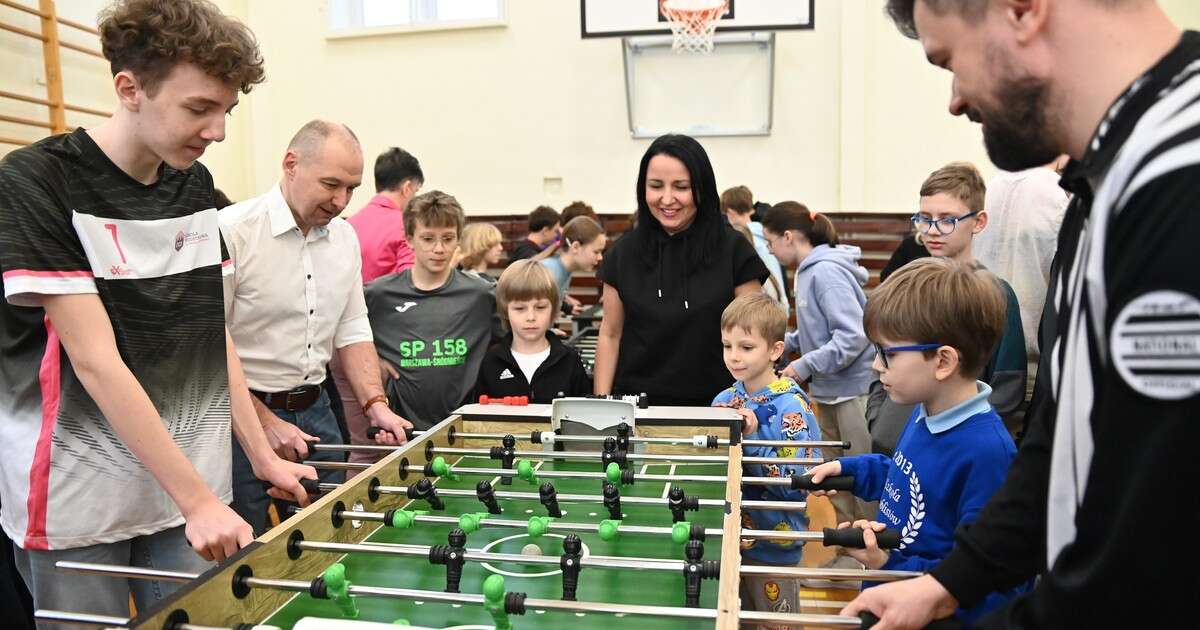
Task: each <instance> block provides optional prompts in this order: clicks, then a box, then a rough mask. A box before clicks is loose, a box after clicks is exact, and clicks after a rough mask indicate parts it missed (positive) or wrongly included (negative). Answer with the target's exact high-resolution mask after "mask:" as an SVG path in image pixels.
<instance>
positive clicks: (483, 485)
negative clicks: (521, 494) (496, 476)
mask: <svg viewBox="0 0 1200 630" xmlns="http://www.w3.org/2000/svg"><path fill="white" fill-rule="evenodd" d="M475 498H477V499H479V502H480V503H482V504H483V505H484V506H485V507H487V511H488V514H503V513H504V510H502V509H501V508H500V503H498V502H497V501H496V489H495V488H493V487H492V482H490V481H488V480H487V479H482V480H480V481H479V483H477V484H475Z"/></svg>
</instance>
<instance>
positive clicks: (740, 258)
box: [726, 229, 771, 288]
mask: <svg viewBox="0 0 1200 630" xmlns="http://www.w3.org/2000/svg"><path fill="white" fill-rule="evenodd" d="M726 232H728V234H727V235H726V238H733V239H734V241H733V286H734V287H735V288H736V287H737V286H738V285H740V284H743V283H745V282H750V281H751V280H757V281H758V282H759V284H761V283H763V282H766V281H767V277H768V276H770V275H771V272H770V271H768V270H767V266H766V265H765V264H763V261H762V258H759V256H758V252H756V251H754V246H753V245H751V244H750V243H749V242H747V241H746V239H744V238H742V235H741V234H738V233H737V232H734V231H733V230H732V229H727V230H726Z"/></svg>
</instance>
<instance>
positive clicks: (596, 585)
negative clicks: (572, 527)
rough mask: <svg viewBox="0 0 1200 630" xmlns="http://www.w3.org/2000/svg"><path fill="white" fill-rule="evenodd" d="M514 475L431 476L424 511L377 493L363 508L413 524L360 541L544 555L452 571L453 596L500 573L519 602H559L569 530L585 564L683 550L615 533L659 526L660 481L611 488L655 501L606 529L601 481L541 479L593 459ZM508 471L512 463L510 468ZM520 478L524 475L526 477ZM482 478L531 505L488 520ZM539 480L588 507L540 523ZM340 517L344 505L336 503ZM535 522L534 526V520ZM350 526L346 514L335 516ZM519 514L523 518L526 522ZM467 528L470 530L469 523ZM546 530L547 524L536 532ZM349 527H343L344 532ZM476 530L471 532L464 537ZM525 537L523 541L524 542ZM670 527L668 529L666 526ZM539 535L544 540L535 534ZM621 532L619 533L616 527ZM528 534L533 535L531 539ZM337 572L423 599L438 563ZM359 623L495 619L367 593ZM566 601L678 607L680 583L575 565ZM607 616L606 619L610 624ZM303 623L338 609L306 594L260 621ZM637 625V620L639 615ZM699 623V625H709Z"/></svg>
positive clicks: (684, 470)
mask: <svg viewBox="0 0 1200 630" xmlns="http://www.w3.org/2000/svg"><path fill="white" fill-rule="evenodd" d="M525 466H526V469H527V470H529V469H530V468H531V467H532V471H533V475H535V476H537V478H536V480H535V482H533V483H531V482H530V481H529V480H528V479H519V478H518V479H514V480H513V482H512V485H505V484H503V483H502V482H501V479H502V478H501V477H499V476H491V477H489V476H486V475H479V474H465V473H464V474H460V475H458V478H457V479H452V478H450V477H447V476H442V477H440V478H438V479H437V483H436V488H437V490H438V491H439V495H438V497H439V498H440V500H441V501H442V502H444V509H442V510H434V509H430V505H429V503H428V502H426V501H423V500H416V501H410V500H409V499H408V498H407V497H406V496H403V495H394V501H389V499H388V497H386V496H385V497H384V498H383V499H381V500H380V501H379V502H378V503H377V504H376V507H375V508H374V509H377V510H385V509H388V508H402V507H405V506H407V509H408V510H411V511H412V512H406V513H404V514H402V515H401V516H400V517H399V518H393V521H401V522H403V521H404V520H406V517H409V516H412V515H413V513H414V512H415V514H416V516H417V518H416V519H415V521H414V522H412V523H411V524H409V526H408V527H405V528H397V527H381V528H380V529H379V530H378V531H377V532H375V533H374V534H372V535H371V536H370V537H368V538H367V539H366V540H365V541H364V542H366V543H373V544H380V543H381V544H395V545H423V546H435V545H447V543H448V534H449V533H450V532H451V530H453V529H455V528H456V527H459V526H460V524H461V525H465V526H466V527H465V528H464V529H465V530H467V536H466V544H465V548H466V549H467V550H468V553H470V552H471V551H485V552H489V553H504V554H521V555H525V556H543V557H549V558H553V559H555V563H554V564H553V565H549V564H520V563H515V562H478V561H470V560H468V561H466V562H465V564H464V565H463V566H462V574H461V582H460V591H461V592H462V593H463V594H474V595H480V594H482V593H483V584H484V581H485V579H487V578H488V577H489V576H493V575H500V576H503V578H504V589H505V590H506V591H508V592H521V593H525V594H526V595H527V596H528V597H529V598H531V599H560V598H561V597H562V595H563V575H562V571H561V570H560V568H559V566H558V562H557V560H558V559H559V557H560V556H562V554H563V553H564V552H563V541H564V538H565V537H566V536H567V535H569V534H572V533H574V534H576V535H578V536H579V538H580V539H581V542H582V553H581V555H582V556H583V558H584V560H585V562H586V559H587V558H590V557H595V556H606V557H613V558H622V559H639V558H653V559H669V560H677V561H682V560H684V557H685V555H684V544H683V543H681V542H676V541H675V540H673V539H672V536H671V535H670V534H668V533H654V534H646V533H636V532H634V531H630V530H629V529H627V528H630V527H637V526H652V527H660V528H671V527H672V525H673V522H672V512H671V510H670V509H669V508H668V506H667V500H666V496H667V492H668V490H669V484H666V483H663V482H650V481H639V482H637V483H635V484H632V485H624V486H621V485H619V484H617V486H618V487H619V489H620V496H621V497H622V498H627V497H647V498H655V499H661V500H662V501H661V503H660V504H658V505H643V504H635V503H631V502H627V501H626V502H623V503H622V504H621V507H620V512H621V513H622V515H623V516H622V519H621V520H620V521H619V522H617V521H615V520H614V519H611V518H610V516H611V514H610V510H609V509H608V508H606V507H605V506H604V505H603V503H602V501H600V497H601V495H602V492H603V489H602V483H603V480H601V479H595V478H587V479H581V478H554V477H552V476H541V475H539V473H541V474H546V473H551V474H552V473H554V472H561V471H584V472H590V473H602V472H604V471H603V470H602V469H601V467H600V465H599V463H598V462H595V463H590V462H589V463H585V462H569V461H561V460H559V461H551V460H547V461H544V462H527V463H526V464H525ZM463 467H469V468H499V462H496V461H495V460H491V459H487V458H482V457H464V458H462V459H460V460H458V461H456V462H453V464H452V466H451V469H452V470H453V469H455V468H463ZM517 467H520V464H519V463H518V465H517ZM632 468H633V470H634V471H635V472H638V473H651V474H674V475H692V474H694V475H724V474H725V472H726V471H725V467H724V466H722V465H720V464H657V465H656V464H650V465H645V466H633V467H632ZM526 477H529V475H526ZM420 478H421V477H420V476H419V475H409V477H408V479H407V480H406V481H405V483H408V484H415V483H416V482H417V481H418V480H419V479H420ZM481 480H485V481H488V482H490V483H491V485H492V487H493V489H494V491H495V492H496V493H498V494H503V493H505V492H523V493H529V494H531V495H533V497H531V498H520V499H518V498H504V497H503V496H500V497H497V498H496V502H497V503H498V504H499V506H500V508H501V509H502V511H503V513H502V514H499V515H491V514H488V512H487V508H486V507H485V506H484V504H483V503H482V502H481V501H480V500H479V499H478V498H477V497H476V496H475V493H476V489H477V484H478V483H479V482H480V481H481ZM545 482H550V483H552V484H553V486H554V489H555V491H556V492H557V494H558V495H570V494H576V495H591V496H593V497H595V500H591V501H577V500H571V499H564V498H560V499H558V507H559V510H560V511H561V513H562V516H561V517H560V518H555V519H550V520H549V521H547V520H546V519H545V518H544V517H546V516H547V514H548V508H547V506H546V505H543V504H542V502H541V501H540V500H539V499H538V498H536V497H538V496H539V495H538V492H539V487H540V486H541V484H543V483H545ZM673 485H677V486H679V487H681V488H682V489H683V490H684V491H685V492H686V494H687V495H688V496H689V497H692V496H694V497H698V498H701V499H714V500H722V499H723V497H724V486H723V485H722V484H716V483H704V482H686V481H685V482H677V483H675V484H673ZM447 490H461V491H466V492H468V493H469V495H470V496H450V495H448V494H446V491H447ZM347 508H348V509H350V506H347ZM723 513H724V510H723V509H722V507H721V506H706V505H702V506H700V508H699V510H697V511H688V512H685V513H684V514H685V518H686V520H687V521H688V522H689V523H692V524H696V525H699V526H701V527H705V528H716V529H720V528H721V526H722V516H723ZM463 515H466V516H465V518H462V519H461V523H457V524H456V523H442V522H432V523H431V522H427V521H426V520H424V517H427V516H429V517H443V518H452V519H455V520H459V519H460V517H463ZM534 517H536V518H534ZM346 518H347V519H352V518H353V515H352V514H347V515H346ZM531 518H534V520H535V522H534V523H533V525H532V526H531V527H530V526H528V523H529V521H530V520H531ZM489 519H491V520H493V521H494V520H497V519H499V520H503V521H520V522H521V524H522V525H523V526H522V527H499V526H489V524H488V521H489ZM554 523H572V524H574V523H583V524H589V525H593V526H600V529H602V530H603V536H602V535H601V532H597V531H592V532H586V531H580V532H572V531H566V530H558V529H555V528H554V525H553V524H554ZM476 524H478V525H476ZM377 525H378V523H377V522H363V526H364V527H375V526H377ZM546 525H549V527H546ZM346 526H349V525H346ZM476 526H478V529H477V530H475V531H469V530H471V529H473V528H474V527H476ZM531 529H532V532H533V534H531ZM677 529H678V528H677ZM543 530H545V531H544V533H543ZM623 530H624V531H623ZM537 534H540V535H537ZM720 544H721V539H720V537H709V538H708V539H707V540H706V541H705V553H704V559H706V560H716V559H718V557H719V555H720ZM303 553H304V554H314V553H317V554H322V555H325V556H328V557H329V560H330V561H331V562H332V561H334V560H337V559H339V556H338V555H337V554H334V553H327V552H322V551H309V550H306V551H304V552H303ZM340 562H341V563H342V564H343V565H344V566H345V569H346V572H345V574H346V578H347V580H348V581H349V582H350V583H352V584H364V585H372V586H381V587H396V588H407V589H419V590H427V591H444V590H445V588H446V580H447V567H446V566H445V565H444V564H434V563H431V561H430V560H429V558H428V556H427V555H425V556H412V557H396V556H391V555H376V554H367V553H361V552H352V553H349V554H347V555H345V556H344V557H342V558H341V559H340ZM717 584H718V583H717V581H716V580H703V581H702V583H701V594H700V602H699V603H700V606H701V607H703V608H709V609H712V608H715V607H716V601H717ZM353 599H354V604H355V607H356V608H357V612H358V616H357V617H356V618H357V619H359V620H364V621H381V622H394V621H397V620H404V621H406V622H408V623H411V624H413V625H417V626H429V627H439V628H441V627H457V626H486V627H489V628H490V627H492V626H493V625H495V623H496V622H495V620H494V619H493V618H492V616H491V615H490V614H489V613H488V612H487V610H486V609H485V607H483V606H479V605H478V604H474V603H467V604H459V603H448V602H441V601H436V602H435V601H421V600H406V599H389V598H375V597H355V598H353ZM576 599H577V600H579V601H591V602H610V603H618V604H642V605H651V606H683V605H684V575H683V571H682V568H681V569H680V570H677V571H662V570H651V569H646V568H620V569H615V568H606V567H605V568H602V567H591V566H584V568H582V570H581V571H580V573H579V577H578V585H577V590H576ZM621 616H622V615H620V614H619V613H618V614H617V617H621ZM303 617H329V618H339V617H341V618H346V616H345V615H344V614H343V609H342V607H340V606H339V604H338V603H337V602H336V601H333V600H329V599H314V598H312V597H311V596H310V595H308V594H301V595H297V596H296V597H295V598H293V599H292V600H290V601H289V602H288V603H287V604H286V605H284V606H283V607H282V608H280V609H279V610H278V611H276V612H275V614H273V615H272V616H271V617H270V618H269V619H267V620H266V623H268V624H270V625H275V626H279V627H281V628H291V627H292V625H293V624H294V623H295V622H296V621H297V620H299V619H301V618H303ZM510 621H511V623H512V624H513V626H514V627H515V628H566V627H568V625H570V626H573V627H575V628H579V629H580V630H583V629H585V628H603V627H606V626H610V625H611V624H612V623H613V622H614V615H612V614H604V613H578V612H563V611H555V610H550V611H545V610H538V609H536V608H531V609H530V610H528V611H527V612H526V614H525V615H523V616H516V615H514V616H511V618H510ZM642 621H647V620H646V619H644V618H643V619H642ZM696 623H697V622H696V620H687V619H667V618H656V619H654V620H653V624H654V627H655V628H694V627H696ZM709 623H711V622H709Z"/></svg>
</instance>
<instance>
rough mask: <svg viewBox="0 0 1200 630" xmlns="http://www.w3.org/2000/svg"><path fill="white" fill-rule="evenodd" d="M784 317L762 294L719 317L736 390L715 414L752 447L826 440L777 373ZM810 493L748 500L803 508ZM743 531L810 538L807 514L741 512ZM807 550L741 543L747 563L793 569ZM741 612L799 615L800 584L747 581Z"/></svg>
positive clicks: (781, 490) (754, 491) (790, 450)
mask: <svg viewBox="0 0 1200 630" xmlns="http://www.w3.org/2000/svg"><path fill="white" fill-rule="evenodd" d="M786 331H787V313H786V312H785V311H784V310H783V309H782V308H781V307H780V306H779V304H778V303H777V302H775V301H774V300H772V299H771V298H769V297H767V296H766V295H763V294H761V293H758V294H754V295H745V296H742V297H740V298H737V299H735V300H734V301H733V302H731V303H730V304H729V306H728V307H726V308H725V312H724V313H722V314H721V345H722V347H723V348H724V359H725V367H726V368H727V369H728V370H729V373H730V374H731V375H733V377H734V378H735V379H737V382H736V383H734V384H733V387H730V388H729V389H726V390H725V391H723V392H721V393H720V394H717V397H716V398H714V399H713V403H712V404H713V406H714V407H729V408H732V409H736V410H738V412H739V413H741V414H742V417H743V418H744V420H745V424H744V425H743V427H742V434H743V435H745V436H746V437H747V438H749V439H755V440H793V441H797V442H804V441H808V440H819V439H821V430H820V428H818V426H817V422H816V419H815V418H814V417H813V412H812V405H811V404H810V403H809V401H808V397H807V396H806V395H805V393H804V391H803V390H801V389H800V386H799V385H797V384H796V382H795V381H793V380H792V379H790V378H784V377H780V376H778V375H777V374H776V373H775V369H774V366H775V362H776V361H778V360H779V357H780V355H782V354H783V335H784V333H785V332H786ZM742 452H743V453H744V454H745V455H746V456H750V457H786V458H790V457H820V454H819V453H818V452H817V449H815V448H804V447H803V445H802V444H798V445H797V446H795V447H785V448H774V447H765V446H757V447H754V446H746V447H743V448H742ZM803 472H804V471H803V470H797V469H795V468H793V467H792V466H777V465H775V464H765V465H760V464H747V465H745V467H744V473H745V474H746V475H749V476H755V477H788V476H791V475H794V474H803ZM805 494H806V493H805V492H803V491H799V490H792V489H790V487H788V486H747V487H746V488H745V490H744V492H743V497H744V498H745V499H747V500H759V499H765V500H774V501H779V500H784V501H803V500H804V498H805ZM742 525H743V526H744V527H747V528H751V529H771V530H778V531H806V530H807V529H808V518H807V517H806V516H805V514H804V512H798V511H797V512H792V511H789V512H781V511H774V510H753V511H745V512H742ZM803 545H804V544H803V543H802V542H799V541H791V540H778V541H775V540H755V541H744V542H743V543H742V562H743V563H746V564H771V565H784V566H795V565H796V564H798V563H799V562H800V552H801V551H802V548H803ZM741 597H742V607H743V608H745V609H748V610H761V611H776V612H789V611H791V612H799V610H800V586H799V583H798V581H796V580H786V579H780V578H769V579H768V578H754V577H743V578H742V580H741Z"/></svg>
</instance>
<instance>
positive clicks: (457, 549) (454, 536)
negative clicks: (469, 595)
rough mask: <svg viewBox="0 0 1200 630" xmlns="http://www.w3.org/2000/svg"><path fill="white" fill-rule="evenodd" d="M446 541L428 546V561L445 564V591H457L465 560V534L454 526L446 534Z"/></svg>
mask: <svg viewBox="0 0 1200 630" xmlns="http://www.w3.org/2000/svg"><path fill="white" fill-rule="evenodd" d="M446 541H447V542H448V543H449V544H446V545H433V546H432V547H430V548H429V562H430V563H431V564H444V565H446V592H447V593H458V592H460V591H459V590H458V585H459V582H460V581H461V580H462V570H463V565H464V564H466V561H467V550H466V546H467V534H466V532H464V531H463V530H461V529H459V528H457V527H455V528H454V529H452V530H450V534H449V535H448V536H446Z"/></svg>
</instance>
